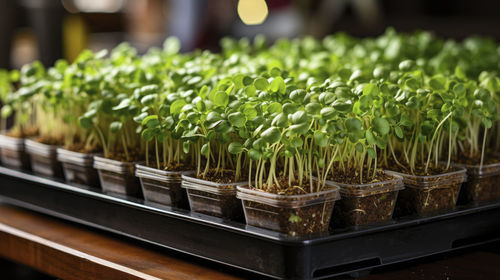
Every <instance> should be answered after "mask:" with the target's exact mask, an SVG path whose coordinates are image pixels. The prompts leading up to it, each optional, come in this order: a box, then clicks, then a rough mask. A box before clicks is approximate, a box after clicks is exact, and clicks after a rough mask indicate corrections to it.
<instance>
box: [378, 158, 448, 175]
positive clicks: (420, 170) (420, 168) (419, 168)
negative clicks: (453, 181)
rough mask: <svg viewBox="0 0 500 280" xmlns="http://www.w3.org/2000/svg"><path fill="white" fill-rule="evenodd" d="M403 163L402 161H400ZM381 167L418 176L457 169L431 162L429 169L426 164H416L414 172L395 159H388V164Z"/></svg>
mask: <svg viewBox="0 0 500 280" xmlns="http://www.w3.org/2000/svg"><path fill="white" fill-rule="evenodd" d="M400 163H401V161H400ZM381 168H383V169H385V170H391V171H395V172H399V173H404V174H412V175H416V176H431V175H439V174H444V173H448V172H453V171H456V170H457V169H456V168H455V167H453V166H451V165H450V166H449V167H448V168H446V166H443V165H437V166H436V165H434V164H432V163H431V164H429V166H428V168H427V171H426V170H425V165H419V164H417V165H416V166H415V169H414V170H413V172H412V171H411V169H410V167H409V166H407V165H405V164H403V166H401V165H399V164H397V163H396V162H395V161H394V160H393V159H391V160H389V161H388V164H387V166H384V165H382V166H381Z"/></svg>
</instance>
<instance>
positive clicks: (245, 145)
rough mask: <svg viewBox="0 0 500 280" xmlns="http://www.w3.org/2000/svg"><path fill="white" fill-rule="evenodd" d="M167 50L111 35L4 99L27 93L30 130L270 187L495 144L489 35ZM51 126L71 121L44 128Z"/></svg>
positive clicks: (499, 61)
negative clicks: (31, 107) (33, 126)
mask: <svg viewBox="0 0 500 280" xmlns="http://www.w3.org/2000/svg"><path fill="white" fill-rule="evenodd" d="M179 49H180V46H179V43H178V41H177V40H176V39H174V38H169V39H167V41H165V43H164V45H163V47H162V48H153V49H151V50H150V51H148V53H146V54H145V55H142V56H139V55H137V53H136V51H135V50H134V49H133V48H131V47H130V46H129V45H126V44H122V45H120V46H118V47H117V48H116V49H114V50H113V51H112V52H111V53H110V55H109V57H107V58H104V57H103V55H104V53H97V54H93V53H91V52H88V51H86V52H84V53H82V55H81V56H80V57H79V58H78V60H77V61H76V62H75V63H73V64H68V63H66V62H62V61H61V62H58V63H57V64H56V65H55V66H54V67H53V68H50V69H49V70H47V71H45V70H44V69H43V68H41V67H39V64H33V65H31V66H29V69H23V70H22V71H21V84H22V87H21V88H20V89H19V90H18V91H16V92H15V94H13V95H15V96H19V97H22V98H27V97H28V96H31V95H36V97H35V98H31V99H30V100H31V102H32V103H34V104H35V107H36V108H37V112H38V111H41V112H43V114H42V116H40V115H38V114H37V118H36V121H37V123H38V124H39V126H40V131H41V132H42V133H43V132H44V131H46V130H48V132H47V133H54V131H57V132H61V133H62V134H63V135H64V136H65V138H67V139H73V141H74V139H78V140H79V141H89V142H92V141H99V142H100V145H101V146H102V149H103V152H104V154H105V156H106V157H110V158H116V159H120V160H124V161H136V160H140V159H142V158H144V159H145V160H146V164H147V165H149V166H152V167H155V168H158V169H166V170H182V169H184V170H186V169H194V170H196V172H197V176H198V177H199V178H205V179H216V178H217V177H226V176H228V174H231V175H230V176H231V178H229V179H230V180H232V181H242V180H247V181H248V184H249V185H250V186H252V187H254V188H259V189H264V190H268V191H270V190H273V191H276V190H277V191H278V192H287V191H290V190H292V191H293V190H300V191H302V192H306V193H307V192H315V191H319V190H321V189H322V188H323V187H324V185H325V181H326V180H327V179H333V180H335V179H336V178H339V177H341V176H338V175H339V174H349V175H350V176H351V175H352V176H353V177H354V179H353V181H355V182H357V183H369V182H372V181H375V180H378V179H379V177H378V174H379V170H381V168H391V169H394V168H396V169H398V170H401V171H404V172H407V173H413V174H417V173H418V174H431V173H432V172H434V171H433V168H434V167H436V166H438V165H441V166H442V167H441V168H442V169H447V168H449V167H450V164H451V162H452V161H454V160H458V159H460V158H467V159H470V160H475V161H476V163H477V164H482V163H483V159H484V158H485V153H486V150H487V149H489V148H490V147H491V148H494V147H493V146H495V145H497V143H498V142H500V141H495V140H498V139H499V138H500V133H499V131H500V129H499V128H500V124H499V122H498V113H499V110H500V100H499V93H500V78H499V76H498V73H499V70H500V47H499V46H498V45H497V44H495V43H494V42H493V41H490V40H488V39H483V38H468V39H466V40H464V41H463V42H455V41H452V40H442V39H440V38H437V37H434V36H433V35H432V34H431V33H428V32H416V33H414V34H400V33H396V32H395V31H394V30H392V29H388V30H387V32H386V33H385V34H383V35H381V36H379V37H377V38H365V39H358V38H353V37H350V36H348V35H346V34H342V33H339V34H335V35H331V36H328V37H326V38H324V39H323V40H321V41H319V40H316V39H313V38H309V37H306V38H303V39H293V40H285V39H282V40H279V41H277V42H276V43H274V44H273V45H271V46H268V44H267V42H266V40H265V39H264V38H263V37H261V36H258V37H256V38H255V39H254V41H253V42H250V40H248V39H241V40H233V39H229V38H226V39H224V40H223V41H222V52H221V53H220V54H217V53H211V52H208V51H194V52H191V53H184V54H181V53H179V52H178V51H179ZM36 93H40V94H36ZM7 99H8V98H7ZM13 104H15V103H13ZM76 120H78V123H79V124H80V126H81V128H85V129H86V130H82V129H81V128H78V129H77V128H76V127H75V126H74V123H76V122H77V121H76ZM61 121H62V122H63V123H64V124H73V125H58V126H57V127H56V128H52V127H51V128H49V126H50V125H51V124H59V122H61ZM120 155H123V156H120ZM226 179H228V178H226Z"/></svg>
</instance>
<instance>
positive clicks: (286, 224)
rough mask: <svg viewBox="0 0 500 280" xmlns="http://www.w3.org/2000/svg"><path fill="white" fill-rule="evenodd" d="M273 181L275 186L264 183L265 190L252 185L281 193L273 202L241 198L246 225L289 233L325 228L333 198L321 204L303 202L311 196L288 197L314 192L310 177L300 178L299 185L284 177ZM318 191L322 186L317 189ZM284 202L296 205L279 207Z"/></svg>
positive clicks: (308, 231)
mask: <svg viewBox="0 0 500 280" xmlns="http://www.w3.org/2000/svg"><path fill="white" fill-rule="evenodd" d="M277 180H278V183H279V186H278V185H276V184H275V183H274V184H273V185H271V186H266V185H265V186H264V188H265V190H257V189H254V188H252V189H254V190H257V191H261V192H266V193H272V194H279V195H283V196H282V197H280V198H279V199H277V200H276V205H269V204H264V203H259V202H255V201H249V200H245V201H243V204H244V208H245V214H246V218H247V224H249V225H252V226H256V227H262V228H267V229H270V230H274V231H278V232H283V233H287V234H290V235H292V236H296V235H306V234H312V233H321V232H325V231H327V230H328V226H329V223H330V218H331V214H332V210H333V205H334V203H335V201H333V200H329V201H328V200H327V201H325V202H323V203H317V204H313V205H307V203H306V202H307V201H308V200H311V199H315V198H308V199H307V200H306V199H304V200H300V199H297V198H293V199H292V198H291V197H290V196H292V195H303V194H309V193H314V192H316V191H317V190H318V187H317V186H316V185H315V182H314V181H313V186H312V188H311V185H310V180H308V179H306V178H304V181H303V182H302V186H299V182H298V181H294V182H292V183H291V184H289V182H288V178H285V177H279V178H277ZM320 190H326V189H325V188H321V189H320ZM319 196H320V195H318V197H319ZM284 202H287V204H290V203H291V204H294V205H295V206H296V207H294V208H291V207H284V206H281V205H280V204H282V203H284Z"/></svg>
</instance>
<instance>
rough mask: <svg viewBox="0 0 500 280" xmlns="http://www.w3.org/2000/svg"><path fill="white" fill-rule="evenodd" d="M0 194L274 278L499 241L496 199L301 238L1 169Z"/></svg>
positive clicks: (312, 275)
mask: <svg viewBox="0 0 500 280" xmlns="http://www.w3.org/2000/svg"><path fill="white" fill-rule="evenodd" d="M0 197H1V200H2V201H3V202H8V203H11V204H14V205H18V206H21V207H26V208H29V209H32V210H35V211H39V212H42V213H46V214H49V215H53V216H56V217H60V218H64V219H67V220H71V221H76V222H79V223H82V224H85V225H90V226H93V227H97V228H100V229H104V230H108V231H111V232H115V233H118V234H122V235H126V236H129V237H132V238H136V239H139V240H143V241H146V242H149V243H152V244H156V245H158V246H162V247H166V248H171V249H174V250H177V251H181V252H184V253H187V254H191V255H194V256H198V257H201V258H204V259H209V260H212V261H215V262H218V263H223V264H226V265H229V266H232V267H237V268H240V269H244V270H247V271H251V272H255V273H258V274H262V275H266V276H270V277H273V278H284V279H323V278H327V277H331V276H335V275H341V274H349V273H351V274H352V273H356V272H360V271H367V270H370V269H371V268H374V267H379V266H383V265H387V264H393V263H397V262H402V261H407V260H411V259H415V258H419V257H424V256H429V255H433V254H437V253H443V252H448V251H451V250H455V249H460V248H465V247H469V246H473V245H478V244H483V243H487V242H491V241H496V240H500V203H498V202H497V203H493V204H489V205H484V206H478V207H459V208H457V210H456V211H454V212H452V213H447V214H443V215H439V216H434V217H429V218H420V219H410V218H405V219H399V220H397V221H395V222H393V223H390V224H386V225H383V226H377V227H371V228H370V227H367V228H364V229H358V230H352V229H351V230H336V231H333V232H330V233H329V234H325V235H321V236H310V237H308V238H306V239H299V238H294V237H290V236H286V235H282V234H278V233H275V232H272V231H267V230H262V229H258V228H254V227H250V226H246V225H244V224H240V223H236V222H230V221H224V220H221V219H218V218H214V217H210V216H206V215H202V214H196V213H190V212H188V211H184V210H180V209H172V208H169V207H165V206H155V205H149V204H145V202H143V201H141V200H136V199H131V198H126V197H117V196H110V195H106V194H103V193H102V192H100V191H99V190H96V189H91V188H82V187H77V186H72V185H68V184H65V183H62V182H61V181H58V180H56V179H47V178H41V177H38V176H34V175H32V174H30V173H24V172H20V171H15V170H11V169H7V168H4V167H0Z"/></svg>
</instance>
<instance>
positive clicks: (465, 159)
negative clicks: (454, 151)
mask: <svg viewBox="0 0 500 280" xmlns="http://www.w3.org/2000/svg"><path fill="white" fill-rule="evenodd" d="M490 154H491V153H485V157H484V159H483V165H486V164H494V163H499V162H500V158H499V157H495V156H489V155H490ZM453 162H455V163H460V164H467V165H478V166H479V165H480V164H481V156H480V155H476V156H473V157H469V156H467V155H461V156H460V157H456V158H454V159H453Z"/></svg>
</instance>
